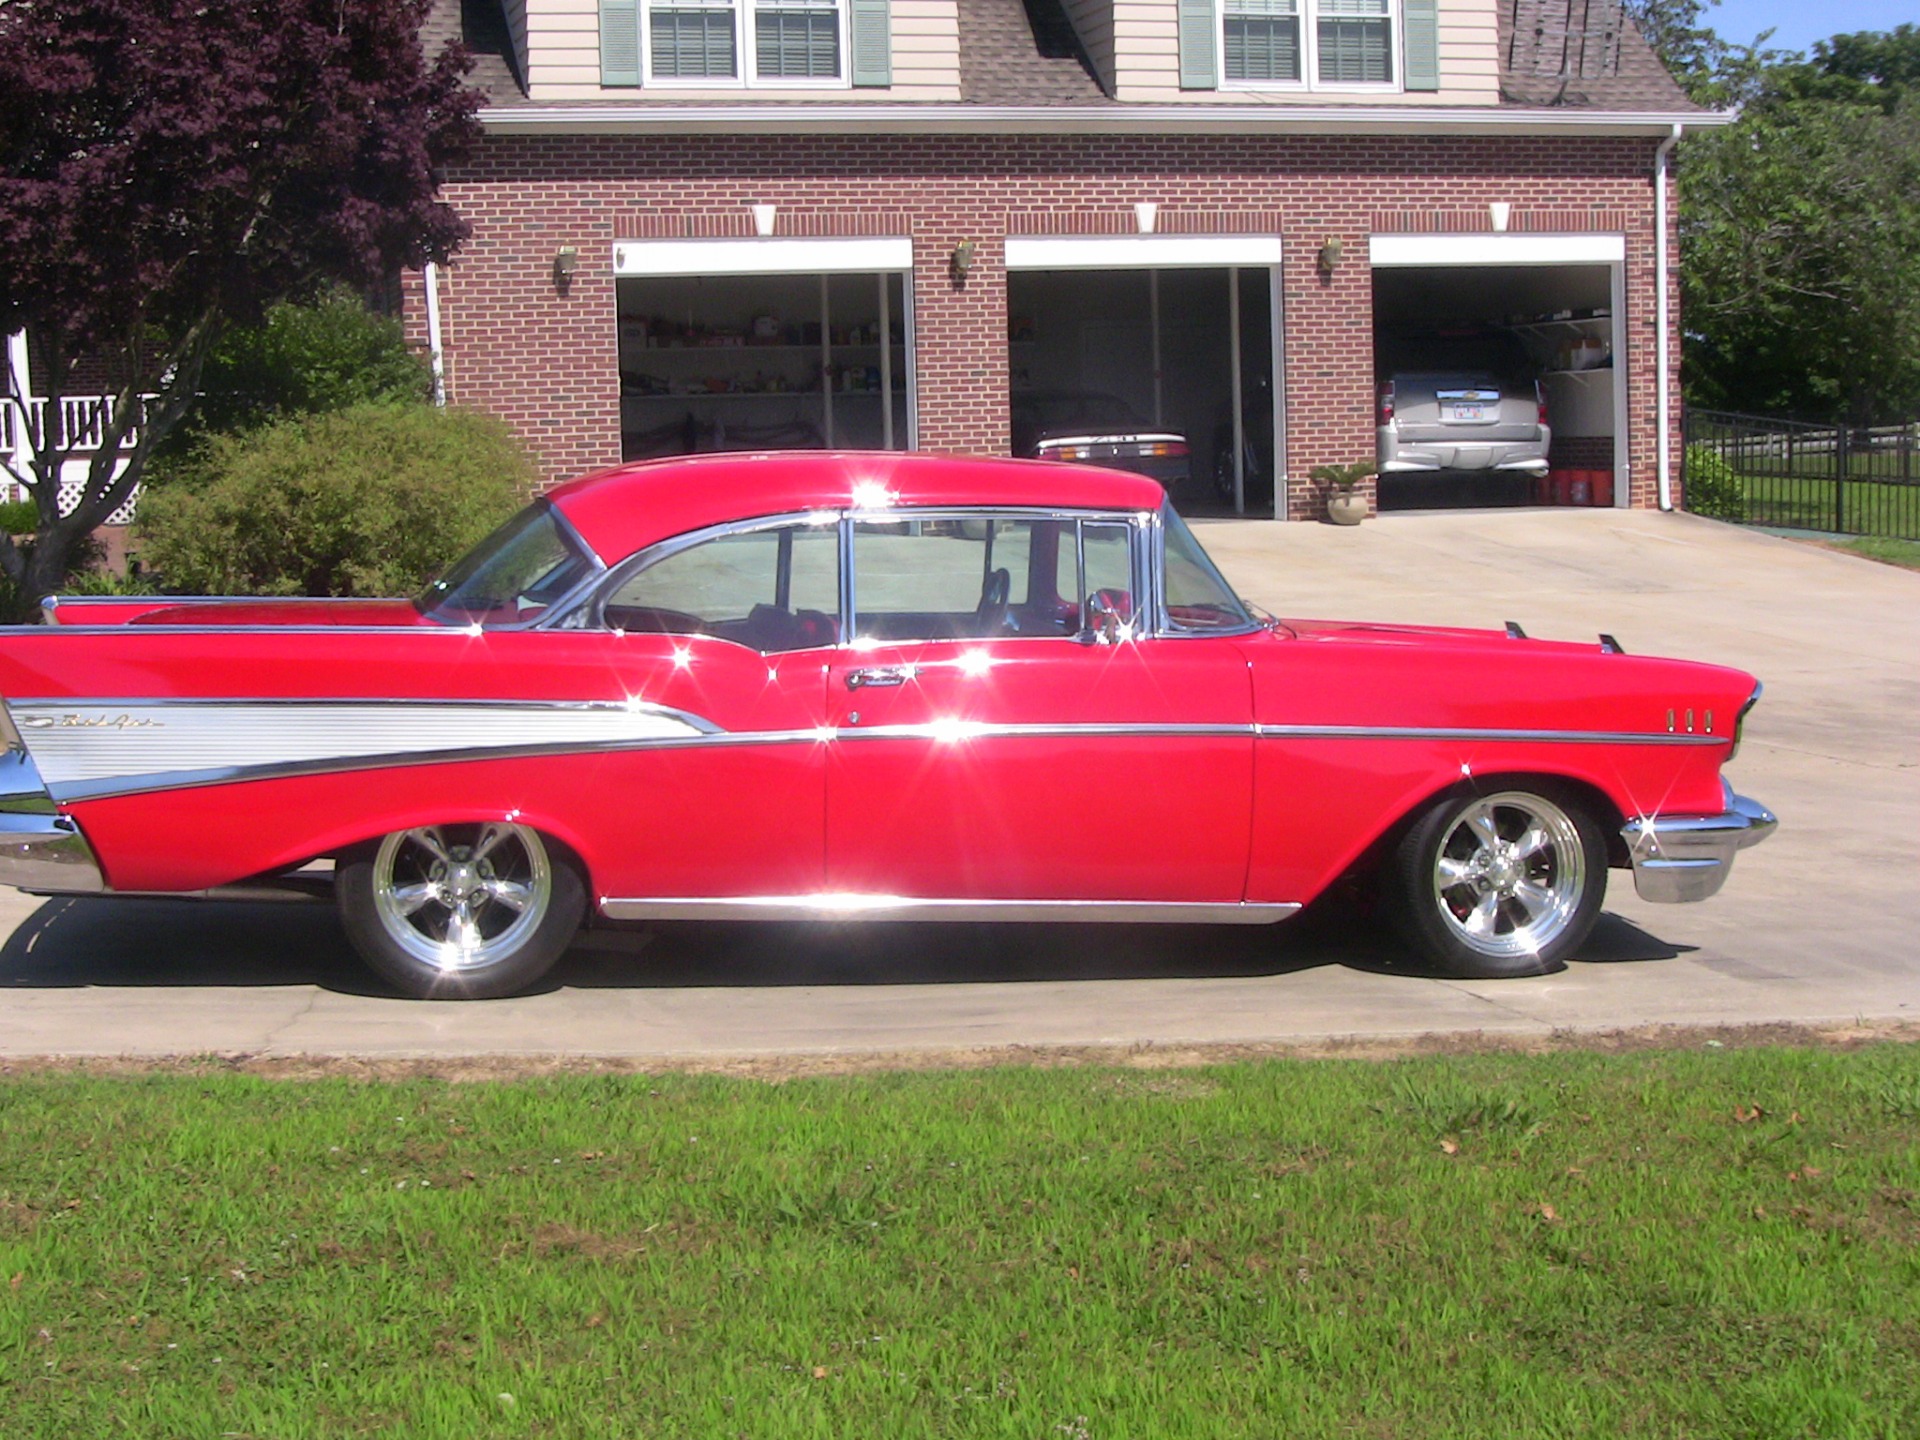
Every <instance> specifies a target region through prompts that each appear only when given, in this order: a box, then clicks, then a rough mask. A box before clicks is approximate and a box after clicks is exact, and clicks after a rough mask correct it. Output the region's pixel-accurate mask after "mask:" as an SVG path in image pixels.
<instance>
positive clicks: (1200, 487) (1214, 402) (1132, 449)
mask: <svg viewBox="0 0 1920 1440" xmlns="http://www.w3.org/2000/svg"><path fill="white" fill-rule="evenodd" d="M1211 238H1212V237H1191V238H1189V237H1175V236H1164V237H1161V236H1143V237H1125V238H1124V239H1119V240H1112V241H1109V240H1105V239H1104V238H1099V239H1096V238H1092V237H1073V239H1072V240H1071V241H1067V240H1066V239H1065V237H1062V240H1061V241H1057V242H1056V241H1054V240H1053V237H1046V239H1044V240H1042V239H1035V240H1028V241H1025V242H1021V241H1010V242H1009V245H1008V275H1007V322H1008V335H1007V341H1008V344H1007V351H1008V377H1009V391H1010V394H1009V399H1010V402H1011V406H1012V416H1013V453H1014V454H1016V455H1027V456H1032V455H1040V456H1043V457H1048V458H1060V459H1067V460H1077V461H1085V462H1087V463H1091V464H1098V465H1107V466H1112V467H1116V468H1120V469H1128V470H1136V471H1139V472H1140V473H1143V474H1148V475H1151V476H1153V477H1154V478H1155V479H1158V480H1160V481H1161V483H1162V484H1164V485H1166V486H1167V489H1168V492H1169V493H1170V494H1171V495H1172V496H1173V498H1174V501H1175V503H1176V504H1178V505H1179V506H1180V508H1181V509H1182V510H1183V511H1186V512H1187V513H1189V514H1202V515H1205V514H1234V513H1260V514H1271V513H1272V512H1273V506H1274V493H1273V475H1274V474H1275V472H1276V467H1277V459H1276V455H1275V443H1274V437H1275V425H1274V411H1275V405H1274V374H1275V368H1276V367H1275V365H1274V355H1275V348H1276V347H1275V341H1276V325H1275V317H1274V314H1273V307H1272V282H1271V267H1270V266H1269V265H1266V264H1260V265H1247V266H1241V265H1232V264H1228V265H1222V264H1217V263H1215V264H1206V263H1192V262H1193V261H1194V260H1204V259H1205V258H1208V252H1207V251H1206V249H1205V248H1204V247H1205V245H1206V243H1207V240H1208V239H1211ZM1233 239H1234V241H1238V239H1239V237H1233ZM1255 243H1259V242H1257V241H1256V242H1255ZM1066 244H1070V245H1071V246H1072V249H1071V250H1070V251H1069V250H1066V249H1064V248H1053V247H1054V246H1056V245H1061V246H1064V245H1066ZM1103 246H1114V247H1116V249H1115V252H1114V254H1113V255H1112V256H1110V255H1108V253H1107V252H1106V250H1104V249H1103ZM1119 246H1125V247H1128V251H1129V253H1128V254H1127V256H1125V257H1124V258H1122V259H1121V263H1119V264H1114V263H1111V262H1112V260H1113V259H1114V258H1120V257H1119V256H1118V250H1117V247H1119ZM1266 246H1267V248H1269V249H1271V251H1272V258H1274V259H1277V255H1278V251H1277V242H1266ZM1025 247H1031V249H1032V251H1033V255H1032V257H1031V258H1032V259H1033V260H1034V261H1037V262H1054V263H1051V264H1044V263H1036V264H1032V265H1023V264H1022V260H1023V259H1025V258H1027V255H1026V248H1025ZM1136 250H1137V251H1138V252H1139V254H1138V257H1137V258H1136V256H1135V255H1134V254H1133V253H1132V252H1134V251H1136ZM1063 258H1064V259H1065V260H1066V264H1065V265H1059V264H1058V262H1059V261H1060V260H1061V259H1063ZM1225 258H1232V257H1230V256H1229V257H1225ZM1250 258H1258V259H1262V260H1265V259H1267V258H1268V254H1267V249H1262V251H1261V252H1260V254H1259V255H1258V256H1257V257H1255V256H1252V255H1251V251H1250ZM1103 260H1106V261H1108V263H1104V264H1103V263H1101V262H1102V261H1103ZM1129 260H1132V261H1134V262H1135V263H1126V262H1127V261H1129ZM1148 261H1153V262H1155V263H1146V262H1148ZM1236 374H1237V375H1238V376H1239V386H1238V391H1239V394H1238V403H1237V404H1236V396H1235V389H1236V387H1235V384H1234V377H1235V376H1236ZM1236 433H1237V434H1238V435H1239V436H1240V437H1241V444H1240V446H1239V448H1238V454H1237V456H1236V448H1235V444H1234V437H1235V435H1236Z"/></svg>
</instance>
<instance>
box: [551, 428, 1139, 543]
mask: <svg viewBox="0 0 1920 1440" xmlns="http://www.w3.org/2000/svg"><path fill="white" fill-rule="evenodd" d="M1165 497H1166V492H1165V491H1163V490H1162V489H1161V488H1160V485H1159V484H1158V482H1156V481H1153V480H1150V479H1147V478H1146V477H1145V476H1141V475H1129V474H1125V473H1123V472H1121V471H1118V470H1102V469H1098V468H1096V467H1094V466H1089V465H1061V464H1054V463H1049V462H1047V461H1041V460H998V459H984V458H973V457H965V456H950V455H912V454H903V453H900V452H897V451H875V452H871V453H862V452H855V451H826V450H781V451H774V452H771V453H767V454H738V455H735V454H726V455H698V456H692V457H686V458H680V459H672V460H643V461H640V462H638V463H636V464H632V465H623V466H621V467H620V468H619V469H616V470H603V471H601V472H600V473H599V474H596V475H588V476H585V477H583V478H581V479H579V480H573V481H569V482H568V483H567V484H565V485H562V486H559V487H558V488H557V489H554V490H551V491H549V492H548V494H547V498H548V499H549V500H551V501H552V502H553V503H554V504H555V505H556V506H558V507H559V509H560V511H561V513H562V514H564V515H565V516H566V517H567V519H568V520H569V521H571V522H572V523H573V526H574V528H575V529H577V530H578V531H579V532H580V535H581V537H582V538H583V539H584V540H586V542H587V543H588V544H589V545H591V546H592V547H593V548H594V550H595V551H596V552H597V553H598V554H599V555H600V558H601V559H603V560H605V561H607V562H608V563H612V562H613V561H615V560H619V559H622V558H624V557H625V556H627V555H630V554H632V553H633V552H634V551H635V550H638V549H640V548H641V547H642V546H645V545H650V544H653V543H654V542H655V541H658V540H664V539H666V538H668V537H669V536H673V535H681V534H685V533H686V532H687V531H689V530H698V529H701V528H703V527H705V526H708V525H718V524H722V523H724V522H726V521H728V520H745V519H750V518H752V517H755V516H759V515H787V514H796V513H804V512H807V511H812V510H840V509H845V508H847V507H849V506H853V505H858V506H860V507H861V508H863V509H880V508H892V507H901V508H906V507H927V506H948V505H1005V506H1023V507H1049V508H1059V509H1063V510H1155V509H1158V508H1159V506H1160V503H1161V502H1162V500H1164V499H1165Z"/></svg>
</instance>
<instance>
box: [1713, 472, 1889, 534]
mask: <svg viewBox="0 0 1920 1440" xmlns="http://www.w3.org/2000/svg"><path fill="white" fill-rule="evenodd" d="M1735 479H1736V480H1737V482H1738V485H1739V487H1740V488H1739V497H1738V498H1735V497H1729V500H1728V503H1729V504H1731V505H1732V506H1733V509H1732V511H1730V512H1726V513H1722V511H1720V510H1719V509H1714V510H1712V511H1711V513H1715V514H1720V515H1721V518H1724V519H1731V520H1739V521H1742V522H1744V523H1746V524H1749V525H1772V526H1778V527H1780V528H1782V529H1790V530H1819V531H1827V532H1831V533H1836V534H1847V535H1909V536H1910V535H1914V534H1916V533H1920V485H1916V484H1914V483H1912V482H1901V481H1884V482H1872V481H1864V480H1860V479H1857V478H1856V479H1853V480H1849V481H1848V482H1847V484H1846V485H1845V487H1844V493H1843V494H1842V495H1841V496H1839V497H1838V498H1836V496H1835V494H1834V490H1835V486H1834V482H1833V481H1832V480H1820V479H1808V478H1801V477H1795V476H1786V475H1759V474H1746V475H1739V476H1736V477H1735ZM1836 507H1837V508H1836Z"/></svg>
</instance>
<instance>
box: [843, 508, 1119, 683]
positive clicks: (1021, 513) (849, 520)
mask: <svg viewBox="0 0 1920 1440" xmlns="http://www.w3.org/2000/svg"><path fill="white" fill-rule="evenodd" d="M1142 513H1143V512H1141V511H1138V510H1108V509H1097V510H1094V509H1078V510H1076V509H1059V508H1054V507H1049V506H1038V505H939V506H917V505H916V506H904V507H902V508H900V509H897V510H894V509H873V508H868V509H859V510H848V511H846V512H845V513H844V515H843V516H842V536H843V540H842V552H841V567H842V568H841V575H842V578H843V584H844V588H845V592H846V595H845V600H846V612H847V613H846V615H845V616H843V617H842V621H841V626H840V633H841V634H842V635H843V636H845V637H847V638H846V639H843V640H842V641H841V646H842V647H843V648H849V649H858V648H860V641H859V637H858V636H857V635H855V633H854V627H853V622H854V621H855V620H857V619H858V618H859V613H860V612H859V597H858V595H857V594H856V593H855V587H854V579H853V533H854V527H855V526H856V525H860V524H875V525H899V524H904V523H907V522H910V521H915V520H1034V521H1038V520H1052V521H1055V522H1057V523H1059V524H1061V525H1071V526H1073V543H1074V555H1075V563H1076V564H1077V565H1078V566H1079V585H1080V590H1081V597H1080V606H1081V619H1080V628H1081V632H1082V633H1084V631H1085V629H1086V614H1085V611H1086V593H1085V592H1086V569H1085V558H1084V557H1085V553H1086V552H1085V548H1084V540H1083V533H1082V528H1081V527H1082V526H1085V525H1089V524H1107V525H1125V526H1127V527H1128V535H1129V540H1128V558H1127V564H1128V572H1129V574H1130V575H1131V576H1132V578H1133V584H1134V591H1135V594H1140V593H1142V589H1141V575H1142V573H1143V571H1142V568H1141V553H1140V552H1141V549H1142V546H1141V543H1140V540H1139V533H1140V520H1141V516H1142ZM1136 613H1137V607H1136ZM1072 639H1073V636H1071V635H991V636H972V637H966V638H960V637H953V636H944V635H940V636H927V637H923V638H921V639H917V640H912V639H908V640H875V641H871V642H869V643H868V648H872V649H880V648H891V647H897V646H901V645H980V644H983V643H988V642H991V643H992V644H995V645H1006V644H1016V643H1019V642H1021V641H1035V640H1040V641H1049V640H1050V641H1053V642H1054V643H1056V644H1058V643H1059V642H1060V641H1062V640H1067V641H1071V640H1072Z"/></svg>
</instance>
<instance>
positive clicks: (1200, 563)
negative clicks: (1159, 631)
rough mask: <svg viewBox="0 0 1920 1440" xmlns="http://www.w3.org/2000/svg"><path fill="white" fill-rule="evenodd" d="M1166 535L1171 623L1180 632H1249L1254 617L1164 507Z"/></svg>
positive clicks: (1168, 507)
mask: <svg viewBox="0 0 1920 1440" xmlns="http://www.w3.org/2000/svg"><path fill="white" fill-rule="evenodd" d="M1160 524H1161V529H1162V530H1163V531H1164V532H1165V534H1166V551H1167V563H1166V577H1167V578H1166V588H1167V595H1166V599H1167V622H1168V623H1169V624H1170V625H1172V626H1173V628H1174V629H1176V630H1248V629H1251V628H1252V627H1253V624H1254V620H1253V616H1252V615H1251V614H1249V613H1248V611H1247V607H1246V606H1245V605H1243V604H1241V603H1240V597H1239V596H1238V595H1235V594H1234V593H1233V589H1232V587H1231V586H1229V585H1228V584H1227V582H1226V581H1225V580H1224V579H1223V578H1222V577H1221V575H1220V572H1219V571H1218V570H1216V569H1214V566H1213V561H1212V560H1210V559H1209V558H1208V557H1207V552H1206V551H1204V550H1202V549H1201V548H1200V542H1199V541H1198V540H1196V539H1194V538H1193V532H1192V531H1191V530H1189V529H1188V528H1187V522H1186V521H1184V520H1182V519H1181V518H1180V516H1179V514H1178V512H1176V511H1175V510H1174V508H1173V507H1172V506H1171V505H1162V506H1161V507H1160Z"/></svg>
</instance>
